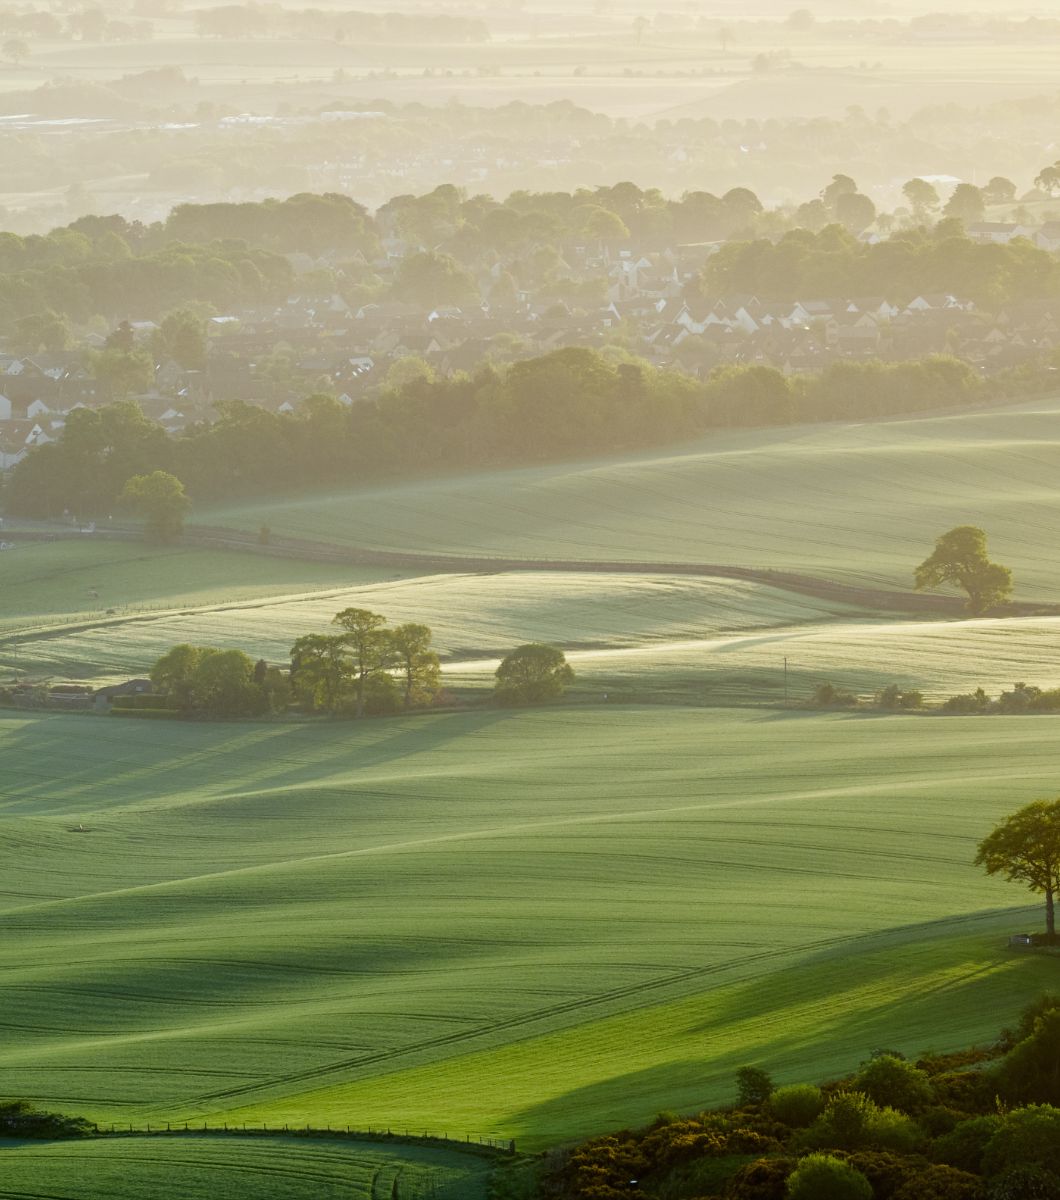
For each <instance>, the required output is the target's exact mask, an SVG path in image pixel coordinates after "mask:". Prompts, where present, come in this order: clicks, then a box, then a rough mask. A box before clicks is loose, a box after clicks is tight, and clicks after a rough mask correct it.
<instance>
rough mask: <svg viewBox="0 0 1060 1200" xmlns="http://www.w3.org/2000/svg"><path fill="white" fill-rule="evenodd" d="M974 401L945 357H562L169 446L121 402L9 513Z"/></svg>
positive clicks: (204, 428) (77, 425)
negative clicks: (152, 489)
mask: <svg viewBox="0 0 1060 1200" xmlns="http://www.w3.org/2000/svg"><path fill="white" fill-rule="evenodd" d="M984 394H985V387H984V384H983V383H982V382H981V380H980V379H979V378H978V376H977V375H976V374H975V372H974V371H972V370H971V369H970V368H969V367H968V366H967V365H965V364H962V363H960V362H958V361H956V360H954V359H950V358H945V357H933V358H928V359H924V360H920V361H917V362H907V363H893V364H891V363H882V362H867V363H837V364H835V365H834V366H832V367H830V368H828V369H827V370H826V371H824V372H822V373H821V374H818V375H797V376H791V377H789V376H786V375H784V374H783V373H782V372H780V371H777V370H775V369H773V368H770V367H761V366H751V367H725V368H721V369H719V370H717V371H715V372H714V373H713V374H712V375H711V377H710V378H709V379H707V380H705V381H703V380H695V379H692V378H691V377H689V376H687V375H684V374H681V373H679V372H676V371H670V370H660V369H657V368H655V367H653V366H651V365H649V364H648V363H646V362H643V361H642V360H639V359H635V358H631V357H629V356H627V355H624V354H618V355H615V354H604V353H600V352H598V351H595V350H589V349H583V348H574V347H572V348H568V349H564V350H557V351H554V352H552V353H551V354H546V355H542V356H540V357H537V358H532V359H526V360H524V361H521V362H517V363H514V364H511V365H508V366H498V365H496V364H492V363H486V364H483V365H482V366H481V367H479V368H478V369H477V370H475V371H474V372H473V373H472V374H458V375H454V376H451V377H448V378H435V377H433V376H432V375H431V373H430V372H429V371H428V372H416V373H413V374H412V375H411V376H410V377H409V378H407V379H405V380H403V381H396V382H394V383H392V384H390V385H388V386H386V387H384V388H383V389H382V391H381V392H380V394H379V395H378V397H377V398H376V399H375V400H374V401H368V402H364V403H360V404H356V405H354V406H353V407H352V408H347V407H344V406H343V405H342V404H340V403H339V402H338V400H336V399H335V398H334V397H333V396H329V395H326V394H317V395H313V396H310V397H308V398H307V399H306V400H305V401H303V403H302V404H301V405H300V407H299V410H298V412H297V413H296V414H284V413H272V412H269V411H266V410H265V409H262V408H260V407H257V406H255V405H250V404H246V403H243V402H241V401H229V402H221V403H220V404H218V405H217V406H216V410H217V417H216V419H215V420H214V421H212V422H209V423H205V422H204V423H200V424H195V425H192V426H190V427H189V428H188V429H186V430H185V431H184V432H183V433H181V434H179V435H176V436H173V437H170V436H168V435H167V434H166V432H165V430H164V429H163V428H162V427H161V426H160V425H158V424H156V423H154V422H152V421H149V420H147V419H146V418H145V417H144V415H143V413H142V412H141V411H140V409H139V407H138V406H137V405H136V404H135V403H134V402H131V401H118V402H116V403H113V404H110V405H105V406H103V407H101V408H98V409H75V410H74V411H73V412H72V413H70V415H69V417H68V419H67V422H66V425H65V427H64V429H63V431H62V434H61V436H60V437H59V438H58V439H57V440H56V441H55V442H51V443H48V444H46V445H44V446H40V447H37V448H35V449H33V450H32V451H31V452H30V453H29V455H28V456H27V457H26V458H25V459H24V460H23V461H22V462H21V463H19V464H18V466H17V467H16V468H15V469H14V470H13V471H12V472H10V478H9V480H8V483H7V488H6V491H5V506H6V507H7V508H8V510H9V511H11V512H12V513H18V514H21V515H25V516H33V517H48V516H57V515H59V514H61V513H63V512H64V511H69V512H74V513H77V514H79V515H81V516H83V517H89V516H98V515H104V516H106V515H111V514H112V513H113V512H114V510H115V507H116V506H117V503H118V497H119V496H120V495H121V493H122V489H123V488H124V487H125V485H126V481H127V480H128V479H129V478H130V477H131V476H133V475H145V474H146V475H150V474H152V473H154V472H157V471H163V472H166V473H169V474H171V475H174V476H175V477H176V478H177V479H178V480H180V481H181V483H182V484H183V486H184V487H185V488H186V490H187V492H188V494H189V495H190V496H191V497H192V499H194V500H197V501H198V500H205V499H226V498H230V497H240V496H251V495H255V494H260V493H262V492H266V491H267V492H269V493H270V494H275V493H276V492H277V491H278V490H284V489H286V490H290V491H292V492H293V491H298V490H300V489H303V488H305V487H307V486H323V485H339V486H355V485H357V484H360V483H363V482H367V481H371V480H376V479H381V478H393V477H406V478H408V477H415V476H417V475H421V474H424V473H436V472H438V471H440V470H461V469H467V468H474V467H481V466H482V465H484V464H490V465H497V466H500V465H518V464H521V463H533V462H548V461H556V460H560V459H563V458H567V457H573V456H577V455H596V454H605V453H614V452H624V451H628V450H631V449H637V448H641V447H649V446H653V445H659V444H665V443H667V442H674V441H679V440H681V439H685V438H688V437H691V436H695V435H696V434H699V433H702V432H706V431H708V430H712V429H724V428H740V427H756V426H769V425H783V424H790V423H797V422H800V421H820V420H835V419H849V420H858V419H864V418H868V417H880V416H885V415H888V414H898V413H907V412H916V411H921V410H924V409H935V408H944V407H960V406H961V405H965V404H969V403H971V402H973V401H975V400H977V399H981V398H982V397H983V396H984Z"/></svg>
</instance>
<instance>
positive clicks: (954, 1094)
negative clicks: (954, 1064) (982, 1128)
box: [931, 1071, 996, 1113]
mask: <svg viewBox="0 0 1060 1200" xmlns="http://www.w3.org/2000/svg"><path fill="white" fill-rule="evenodd" d="M931 1083H932V1086H933V1087H934V1089H935V1096H936V1098H937V1100H938V1101H939V1103H940V1104H944V1105H945V1106H946V1107H947V1108H954V1109H957V1110H958V1111H959V1112H966V1113H985V1112H989V1111H990V1109H991V1108H992V1107H993V1104H994V1096H995V1094H996V1090H995V1088H994V1085H993V1083H992V1082H991V1079H990V1076H989V1075H988V1074H987V1073H986V1072H985V1071H946V1072H944V1073H943V1074H941V1075H936V1076H934V1077H933V1078H932V1080H931Z"/></svg>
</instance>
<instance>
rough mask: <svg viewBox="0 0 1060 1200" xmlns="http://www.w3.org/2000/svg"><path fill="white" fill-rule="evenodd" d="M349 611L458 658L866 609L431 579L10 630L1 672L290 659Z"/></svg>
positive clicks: (720, 592) (524, 576) (684, 589)
mask: <svg viewBox="0 0 1060 1200" xmlns="http://www.w3.org/2000/svg"><path fill="white" fill-rule="evenodd" d="M289 569H291V570H293V565H291V566H289ZM361 573H362V574H363V573H365V572H363V570H362V572H361ZM350 574H351V575H352V574H355V572H354V571H352V570H351V571H350ZM348 607H359V608H369V609H372V610H373V611H376V612H380V613H383V614H384V615H385V616H386V617H387V618H388V619H389V620H390V621H391V622H392V623H394V624H398V623H400V622H403V621H422V622H425V623H426V624H428V625H430V626H431V628H432V629H433V630H434V634H435V641H436V644H437V646H438V648H439V651H440V652H441V653H442V654H443V655H445V656H446V658H447V659H449V660H460V659H467V658H473V657H481V656H483V655H489V654H497V653H500V652H502V651H506V650H509V649H511V647H512V646H515V645H518V644H520V643H522V642H526V641H548V642H556V643H559V644H563V645H566V646H590V647H626V648H632V647H649V646H651V645H653V644H655V643H659V642H665V643H669V642H675V641H689V640H697V641H699V640H703V639H707V638H715V637H718V636H721V635H723V634H728V633H734V632H736V631H746V630H758V629H772V628H779V627H782V628H790V627H793V626H799V627H813V626H815V625H817V624H819V623H821V622H825V621H828V620H830V619H841V618H848V619H850V618H853V617H854V616H856V615H858V614H859V612H860V610H857V609H854V608H851V607H850V606H847V605H843V604H841V603H828V602H826V601H820V600H815V599H813V598H811V597H807V596H800V595H797V594H795V593H793V592H788V591H782V590H780V589H778V588H772V587H767V586H764V585H762V584H758V583H754V582H744V581H736V580H728V579H711V578H695V577H687V576H664V575H660V576H651V575H623V574H615V575H610V574H609V575H607V576H605V577H601V576H599V575H594V574H584V573H581V574H580V573H577V572H563V573H558V574H549V573H544V572H532V571H528V572H509V573H503V574H489V575H428V576H422V577H419V578H414V579H398V580H388V581H386V582H381V583H366V584H362V585H361V586H359V587H353V588H346V589H334V588H330V589H327V590H323V591H315V592H302V593H296V594H288V595H284V594H280V595H274V596H269V597H260V598H258V599H254V600H249V601H245V602H242V603H238V602H235V601H226V602H225V603H222V604H215V605H203V606H201V607H197V608H196V607H192V606H188V607H184V608H181V609H179V610H174V609H172V608H171V609H169V610H168V611H167V612H165V613H160V614H148V615H146V616H145V615H143V614H139V615H138V614H136V613H135V611H134V612H133V613H132V614H131V615H128V614H118V615H117V616H112V617H105V618H103V619H102V620H96V621H90V620H85V621H81V622H78V623H76V625H75V626H74V628H73V629H71V630H69V631H68V632H63V631H60V630H59V629H58V625H57V624H56V625H51V628H50V629H49V632H48V634H47V636H34V634H33V632H32V630H30V631H28V632H24V633H23V634H21V635H16V636H11V637H9V638H8V639H7V640H6V641H5V640H4V638H3V637H2V635H0V670H3V669H7V668H19V669H22V670H26V671H33V672H47V673H55V674H69V675H72V676H78V677H95V676H111V675H119V674H123V673H125V674H128V673H130V672H142V671H144V670H145V669H146V668H147V667H148V666H150V664H151V663H152V662H154V661H155V659H157V658H158V657H159V656H160V655H162V654H164V653H165V652H166V650H168V649H169V647H170V646H174V645H176V644H178V643H180V642H191V643H193V644H196V645H200V644H201V645H211V646H240V647H242V648H244V649H245V650H247V652H248V653H251V654H253V655H254V656H255V657H257V656H260V657H263V658H266V659H268V660H269V661H272V662H283V661H286V659H287V656H288V653H289V651H290V648H291V644H292V642H293V641H294V640H295V638H297V637H301V636H302V635H303V634H306V633H318V632H325V631H327V630H328V628H329V622H330V621H331V619H332V617H333V616H334V615H335V613H336V612H338V611H339V610H340V609H342V608H348ZM49 624H50V623H49Z"/></svg>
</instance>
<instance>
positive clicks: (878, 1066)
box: [854, 1054, 934, 1113]
mask: <svg viewBox="0 0 1060 1200" xmlns="http://www.w3.org/2000/svg"><path fill="white" fill-rule="evenodd" d="M854 1083H855V1086H856V1087H857V1089H858V1091H861V1092H864V1093H865V1095H866V1096H868V1097H869V1099H870V1100H873V1101H874V1102H875V1103H876V1104H878V1105H880V1106H881V1107H882V1106H889V1107H890V1108H897V1109H899V1110H900V1111H902V1112H904V1113H915V1112H918V1111H919V1110H920V1109H922V1108H926V1107H927V1105H929V1104H930V1103H931V1101H932V1099H933V1098H934V1094H933V1092H932V1089H931V1081H930V1080H929V1079H928V1076H927V1073H926V1072H924V1071H921V1070H920V1069H919V1068H917V1067H914V1066H913V1064H912V1063H909V1062H905V1061H904V1060H903V1059H900V1058H896V1057H894V1056H893V1055H890V1054H881V1055H878V1056H877V1057H875V1058H873V1059H870V1060H869V1062H867V1063H866V1064H865V1065H864V1066H863V1067H862V1068H861V1070H860V1071H859V1072H858V1073H857V1075H856V1076H855V1079H854Z"/></svg>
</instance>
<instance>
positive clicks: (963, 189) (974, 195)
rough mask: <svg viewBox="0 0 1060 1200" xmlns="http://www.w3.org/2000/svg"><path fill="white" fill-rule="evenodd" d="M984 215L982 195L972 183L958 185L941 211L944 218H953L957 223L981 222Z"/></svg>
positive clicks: (984, 207) (984, 208)
mask: <svg viewBox="0 0 1060 1200" xmlns="http://www.w3.org/2000/svg"><path fill="white" fill-rule="evenodd" d="M985 214H986V206H985V204H984V203H983V193H982V192H981V191H980V190H979V189H978V188H977V187H976V186H975V184H972V183H959V184H957V186H956V187H955V188H954V189H953V195H952V196H950V198H949V199H948V200H947V201H946V207H945V208H944V209H943V210H942V215H943V216H944V217H955V218H956V219H957V220H958V221H964V222H965V223H967V222H969V221H981V220H982V219H983V217H984V215H985Z"/></svg>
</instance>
